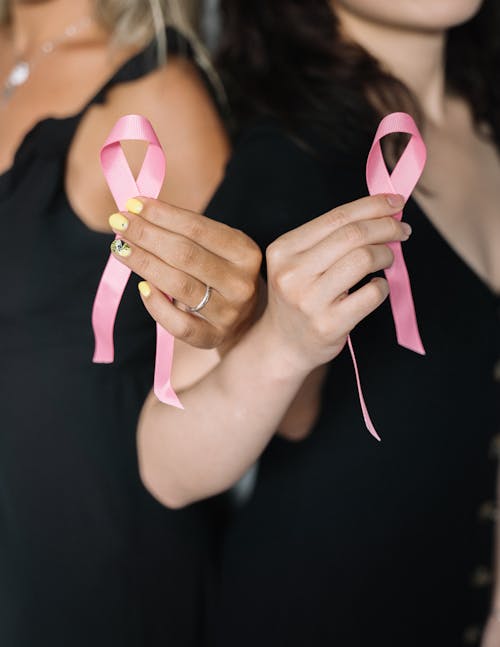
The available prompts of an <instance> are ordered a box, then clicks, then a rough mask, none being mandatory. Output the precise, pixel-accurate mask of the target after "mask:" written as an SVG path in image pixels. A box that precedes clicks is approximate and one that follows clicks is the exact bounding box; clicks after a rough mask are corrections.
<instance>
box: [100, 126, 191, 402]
mask: <svg viewBox="0 0 500 647" xmlns="http://www.w3.org/2000/svg"><path fill="white" fill-rule="evenodd" d="M126 140H136V141H137V140H139V141H144V142H147V143H148V148H147V151H146V155H145V157H144V162H143V164H142V167H141V170H140V172H139V175H138V176H137V179H134V176H133V174H132V171H131V170H130V166H129V164H128V162H127V158H126V157H125V153H124V152H123V149H122V146H121V142H122V141H126ZM101 166H102V170H103V172H104V177H105V178H106V182H107V184H108V186H109V188H110V190H111V193H112V195H113V198H114V199H115V202H116V205H117V207H118V209H119V210H120V211H125V210H126V206H125V205H126V202H127V200H128V199H129V198H133V197H136V196H144V197H148V198H157V197H158V195H159V193H160V190H161V187H162V185H163V180H164V178H165V168H166V161H165V155H164V153H163V150H162V147H161V144H160V142H159V140H158V138H157V136H156V133H155V132H154V130H153V127H152V125H151V123H150V122H149V121H148V120H147V119H146V118H145V117H142V116H140V115H127V116H125V117H121V118H120V119H119V120H118V121H117V122H116V124H115V125H114V127H113V129H112V130H111V132H110V134H109V136H108V138H107V139H106V141H105V143H104V146H103V147H102V149H101ZM130 275H131V270H129V269H128V268H127V267H126V266H125V265H123V264H122V263H120V262H119V261H118V260H117V259H116V258H115V257H114V256H113V255H112V254H110V257H109V260H108V262H107V265H106V267H105V269H104V272H103V275H102V277H101V280H100V283H99V287H98V289H97V294H96V297H95V300H94V307H93V310H92V327H93V330H94V337H95V352H94V358H93V361H94V362H95V363H103V364H111V363H112V362H113V360H114V343H113V332H114V326H115V320H116V315H117V312H118V307H119V305H120V302H121V299H122V296H123V292H124V290H125V287H126V285H127V283H128V280H129V278H130ZM173 354H174V338H173V336H172V335H171V334H170V333H168V332H167V331H166V330H165V329H164V328H162V326H160V325H159V324H156V361H155V376H154V392H155V395H156V397H157V398H158V399H159V400H160V401H161V402H164V403H165V404H170V405H172V406H174V407H178V408H180V409H182V408H183V407H182V404H181V403H180V401H179V399H178V397H177V395H176V394H175V392H174V390H173V388H172V385H171V381H170V376H171V372H172V361H173Z"/></svg>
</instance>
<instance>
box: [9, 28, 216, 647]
mask: <svg viewBox="0 0 500 647" xmlns="http://www.w3.org/2000/svg"><path fill="white" fill-rule="evenodd" d="M169 43H170V48H171V50H173V51H176V50H177V47H178V46H180V45H181V41H180V40H178V39H177V37H176V35H175V34H174V33H170V34H169ZM153 50H154V48H153V47H151V48H148V49H147V50H145V51H144V52H143V53H141V54H139V55H138V56H136V57H135V58H133V59H132V60H130V61H129V62H128V63H126V64H125V65H124V66H123V67H122V68H121V69H120V70H119V71H118V72H117V74H116V75H114V77H113V78H112V79H111V80H110V81H109V83H107V84H106V86H105V87H104V88H103V89H102V90H101V91H100V92H99V93H98V95H97V96H96V97H95V98H94V99H93V101H91V102H90V103H91V104H92V103H96V102H102V101H104V98H105V94H106V91H107V90H108V89H109V88H111V87H112V86H114V85H116V84H118V83H122V82H127V81H131V80H133V79H136V78H139V77H141V76H143V75H144V74H146V73H147V72H149V71H150V70H151V69H153V67H154V66H155V64H156V60H157V59H156V53H155V52H154V51H153ZM89 105H90V104H89ZM87 107H88V106H87ZM85 110H86V108H85V109H84V110H83V111H82V112H81V113H80V114H78V115H76V116H74V117H71V118H69V119H58V120H54V119H46V120H44V121H42V122H41V123H39V124H38V125H37V126H36V127H35V128H34V129H33V130H32V131H31V132H30V133H29V134H28V135H27V137H26V138H25V140H24V141H23V143H22V144H21V146H20V148H19V150H18V152H17V155H16V158H15V162H14V165H13V167H12V169H11V170H9V171H8V172H7V173H5V174H3V175H2V176H0V216H1V221H2V236H3V242H2V254H1V260H0V273H1V275H2V277H3V281H2V284H3V298H2V299H1V302H0V357H1V362H2V366H1V371H0V645H1V646H2V647H90V646H92V647H100V646H102V647H110V646H114V645H116V646H118V645H119V646H120V647H146V646H154V647H158V646H160V645H170V646H171V647H188V646H189V647H194V646H198V645H202V644H205V642H204V639H205V632H206V625H205V620H206V615H207V614H206V611H207V610H206V600H207V599H208V598H210V597H211V596H210V594H209V590H208V589H209V588H210V586H211V577H212V571H213V564H212V557H213V551H212V549H213V547H214V534H213V530H214V529H213V527H212V519H213V517H212V515H211V509H210V506H209V504H203V505H198V506H193V507H191V508H188V509H186V510H183V511H179V512H172V511H168V510H166V509H164V508H163V507H162V506H161V505H160V504H158V503H157V502H156V501H154V500H153V498H152V497H150V496H149V494H147V493H146V492H145V490H144V489H143V487H142V485H141V483H140V480H139V475H138V467H137V459H136V446H135V431H136V424H137V418H138V414H139V412H140V409H141V406H142V404H143V402H144V399H145V397H146V395H147V393H148V392H149V390H150V388H151V386H152V373H153V367H154V344H155V326H154V322H153V321H152V320H151V318H150V317H149V315H148V314H147V312H146V310H145V309H144V307H143V305H142V303H141V301H140V298H138V295H137V280H138V278H137V277H132V278H131V280H130V282H129V285H128V288H127V291H126V293H125V296H124V299H123V302H122V305H121V308H120V312H119V316H118V319H117V327H116V334H115V341H116V362H115V363H114V364H112V365H95V364H92V354H93V343H94V342H93V334H92V329H91V320H90V317H91V311H92V303H93V298H94V295H95V292H96V289H97V285H98V282H99V278H100V275H101V273H102V270H103V268H104V265H105V262H106V260H107V257H108V254H109V244H110V242H111V240H112V238H113V236H112V235H107V234H99V233H95V232H93V231H90V230H89V229H87V228H86V227H85V226H84V224H83V223H82V222H81V221H80V220H79V219H78V217H77V216H76V214H75V213H74V212H73V211H72V209H71V207H70V205H69V204H68V200H67V197H66V194H65V190H64V169H65V160H66V156H67V153H68V149H69V146H70V144H71V141H72V138H73V136H74V133H75V130H76V128H77V126H78V124H79V122H80V120H81V118H82V116H83V114H84V113H85Z"/></svg>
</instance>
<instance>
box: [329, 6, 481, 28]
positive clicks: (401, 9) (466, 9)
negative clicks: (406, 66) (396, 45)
mask: <svg viewBox="0 0 500 647" xmlns="http://www.w3.org/2000/svg"><path fill="white" fill-rule="evenodd" d="M483 3H484V0H333V6H334V7H339V8H341V9H343V10H344V11H346V12H349V13H351V14H354V15H356V16H357V17H359V18H362V19H363V20H366V21H370V22H374V23H383V24H386V25H392V26H394V27H399V28H402V29H408V30H423V31H443V30H447V29H450V28H452V27H456V26H457V25H461V24H463V23H465V22H467V21H469V20H470V19H471V18H473V17H474V16H475V15H476V14H477V13H478V11H479V10H480V9H481V6H482V5H483Z"/></svg>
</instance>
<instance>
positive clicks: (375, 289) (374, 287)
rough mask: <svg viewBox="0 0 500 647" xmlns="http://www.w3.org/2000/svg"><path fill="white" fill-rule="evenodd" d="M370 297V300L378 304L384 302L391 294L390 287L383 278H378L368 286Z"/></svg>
mask: <svg viewBox="0 0 500 647" xmlns="http://www.w3.org/2000/svg"><path fill="white" fill-rule="evenodd" d="M367 288H368V295H369V298H370V300H371V301H372V302H373V303H375V304H378V303H380V302H381V301H383V300H384V299H385V298H386V296H387V295H388V294H389V286H388V284H387V281H386V280H385V279H382V278H378V279H376V280H374V281H372V282H371V283H369V284H368V285H367Z"/></svg>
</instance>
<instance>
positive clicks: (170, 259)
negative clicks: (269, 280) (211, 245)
mask: <svg viewBox="0 0 500 647" xmlns="http://www.w3.org/2000/svg"><path fill="white" fill-rule="evenodd" d="M109 223H110V225H111V227H112V229H113V231H115V233H119V234H120V236H121V237H122V240H124V241H126V242H127V243H128V244H129V245H130V246H131V248H133V249H134V250H139V249H142V250H144V251H146V252H149V253H150V254H153V255H154V256H156V257H157V258H159V259H160V260H162V261H163V262H164V263H166V264H168V265H170V266H171V267H175V268H176V269H178V270H180V271H182V272H185V273H187V274H189V275H191V276H193V277H194V278H196V279H198V281H200V282H201V283H204V284H207V285H210V286H211V287H212V288H214V289H216V290H219V291H221V292H223V291H225V290H227V289H228V288H230V287H231V286H230V285H228V283H229V284H230V283H231V277H232V276H233V275H235V273H236V270H235V268H234V266H233V265H232V264H231V263H230V261H228V260H227V259H225V258H222V257H220V256H217V255H216V254H213V253H212V252H210V251H209V250H207V249H205V248H204V247H202V246H200V245H198V243H196V242H195V241H193V240H190V239H188V238H186V237H185V236H182V235H179V234H175V233H172V232H171V231H168V230H166V229H163V228H161V227H158V226H156V225H153V224H151V223H150V222H148V221H147V220H145V219H144V218H142V217H140V216H132V215H131V214H124V213H116V214H113V215H111V216H110V218H109ZM141 260H142V259H141ZM134 271H135V270H134ZM141 276H142V274H141Z"/></svg>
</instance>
